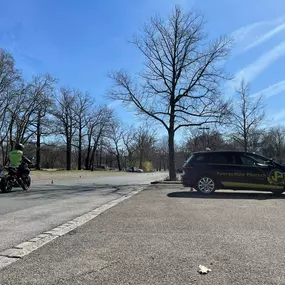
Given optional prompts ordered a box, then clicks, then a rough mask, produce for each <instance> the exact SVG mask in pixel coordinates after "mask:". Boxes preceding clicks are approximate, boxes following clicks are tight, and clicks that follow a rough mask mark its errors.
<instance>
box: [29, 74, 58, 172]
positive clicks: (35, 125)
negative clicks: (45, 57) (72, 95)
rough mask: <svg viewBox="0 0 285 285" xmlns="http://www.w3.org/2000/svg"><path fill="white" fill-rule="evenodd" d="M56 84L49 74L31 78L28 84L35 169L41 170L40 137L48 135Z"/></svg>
mask: <svg viewBox="0 0 285 285" xmlns="http://www.w3.org/2000/svg"><path fill="white" fill-rule="evenodd" d="M56 82H57V80H56V79H55V78H53V77H52V76H51V75H50V74H40V75H36V76H34V77H33V79H32V81H31V82H30V83H29V88H28V92H29V94H28V95H29V100H31V102H34V103H35V105H34V106H30V108H32V107H33V109H32V110H31V111H33V112H34V117H35V118H34V122H33V121H32V122H31V127H32V129H34V132H35V134H36V147H37V149H36V169H38V170H40V169H41V143H42V136H43V135H48V134H50V131H49V130H50V120H49V119H48V118H47V115H48V114H49V113H50V112H51V109H52V108H53V107H54V99H55V97H54V92H55V89H54V84H55V83H56ZM31 131H32V130H31Z"/></svg>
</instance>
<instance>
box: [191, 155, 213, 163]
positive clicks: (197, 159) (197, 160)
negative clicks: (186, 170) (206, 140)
mask: <svg viewBox="0 0 285 285" xmlns="http://www.w3.org/2000/svg"><path fill="white" fill-rule="evenodd" d="M191 162H195V163H206V162H210V155H209V154H206V153H205V154H204V153H202V154H196V155H194V157H193V158H192V159H191Z"/></svg>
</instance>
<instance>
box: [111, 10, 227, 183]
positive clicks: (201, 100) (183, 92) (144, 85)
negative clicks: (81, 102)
mask: <svg viewBox="0 0 285 285" xmlns="http://www.w3.org/2000/svg"><path fill="white" fill-rule="evenodd" d="M203 26H204V22H203V18H202V16H201V15H199V14H197V13H195V12H190V13H183V11H182V10H181V9H180V8H179V7H178V6H176V7H175V9H174V11H173V13H172V14H171V15H170V16H169V18H168V20H167V21H164V20H162V19H161V18H159V17H156V18H152V19H151V20H150V23H149V24H147V25H145V26H144V28H143V34H142V35H140V36H138V37H135V38H134V40H133V42H132V43H133V44H134V45H135V47H137V48H138V49H139V51H140V52H141V53H142V54H143V56H144V57H145V66H144V69H143V71H142V72H141V73H140V74H139V80H138V81H137V82H135V80H134V79H133V78H132V77H131V76H130V75H129V74H128V73H127V72H125V71H119V72H114V73H112V74H111V75H110V76H111V78H112V79H113V81H114V88H113V89H112V90H111V91H110V93H109V97H110V98H112V99H114V100H120V101H122V102H123V103H125V104H126V105H128V106H130V105H132V106H133V107H134V108H135V110H136V111H137V112H138V114H140V115H144V116H147V117H149V118H151V119H154V120H155V121H156V122H159V123H160V124H162V125H163V126H164V128H165V129H166V130H167V132H168V147H169V178H170V180H175V179H176V171H175V150H174V136H175V132H176V131H177V130H179V129H180V128H183V127H191V126H202V125H204V124H208V123H213V122H220V121H221V120H222V118H223V117H224V116H225V115H226V114H227V113H228V104H227V103H226V102H224V101H223V100H222V96H221V93H220V91H219V86H220V82H221V81H222V80H225V79H228V76H227V75H226V74H225V72H224V70H223V68H222V67H221V65H220V66H218V65H217V63H218V62H220V61H221V60H224V59H225V58H226V57H227V55H228V52H229V47H230V43H231V40H230V39H228V38H226V37H221V38H219V39H217V40H215V41H213V42H209V41H207V37H206V35H205V34H204V33H203Z"/></svg>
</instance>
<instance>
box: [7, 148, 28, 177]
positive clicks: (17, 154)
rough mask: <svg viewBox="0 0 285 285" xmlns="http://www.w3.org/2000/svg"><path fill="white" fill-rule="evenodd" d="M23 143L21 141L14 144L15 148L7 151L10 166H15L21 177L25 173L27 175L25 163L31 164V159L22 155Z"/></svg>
mask: <svg viewBox="0 0 285 285" xmlns="http://www.w3.org/2000/svg"><path fill="white" fill-rule="evenodd" d="M24 148H25V147H24V145H23V144H21V143H18V144H16V146H15V149H14V150H12V151H10V153H9V161H10V165H9V166H10V167H13V168H17V169H18V170H19V172H20V178H23V177H24V176H25V175H29V173H30V170H29V168H28V167H27V164H31V161H30V160H29V159H28V158H27V157H26V156H24V154H23V151H24Z"/></svg>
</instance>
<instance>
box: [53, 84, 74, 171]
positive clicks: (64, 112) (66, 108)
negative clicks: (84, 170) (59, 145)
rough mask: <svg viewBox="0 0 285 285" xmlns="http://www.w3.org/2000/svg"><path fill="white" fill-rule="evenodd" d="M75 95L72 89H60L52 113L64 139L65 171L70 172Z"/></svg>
mask: <svg viewBox="0 0 285 285" xmlns="http://www.w3.org/2000/svg"><path fill="white" fill-rule="evenodd" d="M75 94H76V91H75V90H73V89H69V88H61V89H60V95H59V97H58V98H57V109H56V110H55V111H54V115H55V117H56V118H57V120H58V132H59V133H60V134H61V135H63V136H64V138H65V143H66V169H67V170H71V155H72V142H73V139H74V135H75V132H76V120H75V114H74V109H75V108H74V106H75V102H76V101H75V99H76V97H75Z"/></svg>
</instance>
